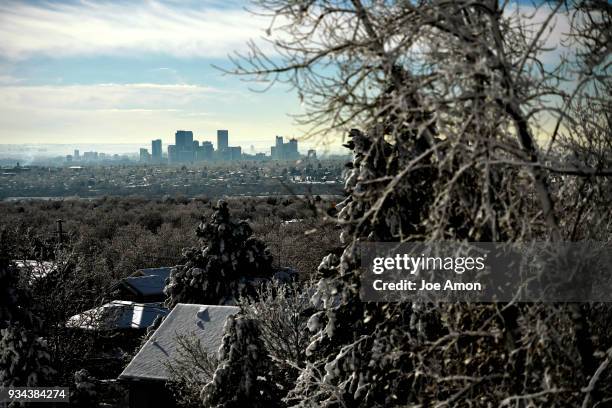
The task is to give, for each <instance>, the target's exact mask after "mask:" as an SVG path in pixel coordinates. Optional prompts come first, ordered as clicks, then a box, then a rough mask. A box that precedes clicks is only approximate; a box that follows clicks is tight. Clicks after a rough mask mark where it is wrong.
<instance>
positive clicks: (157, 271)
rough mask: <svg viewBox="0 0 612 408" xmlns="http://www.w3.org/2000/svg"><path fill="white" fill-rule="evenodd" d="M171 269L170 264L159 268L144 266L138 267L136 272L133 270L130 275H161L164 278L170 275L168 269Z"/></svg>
mask: <svg viewBox="0 0 612 408" xmlns="http://www.w3.org/2000/svg"><path fill="white" fill-rule="evenodd" d="M171 270H172V267H171V266H164V267H161V268H144V269H139V270H137V271H136V272H134V273H133V274H131V275H130V276H131V277H138V276H161V277H163V278H164V279H165V278H167V277H168V276H170V271H171Z"/></svg>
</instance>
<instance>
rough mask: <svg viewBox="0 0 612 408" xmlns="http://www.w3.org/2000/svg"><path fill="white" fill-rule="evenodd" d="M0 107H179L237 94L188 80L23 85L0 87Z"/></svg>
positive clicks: (59, 108) (238, 95)
mask: <svg viewBox="0 0 612 408" xmlns="http://www.w3.org/2000/svg"><path fill="white" fill-rule="evenodd" d="M0 96H1V98H0V99H1V102H0V109H2V108H4V109H8V108H11V107H12V108H19V107H21V108H24V109H46V110H71V111H83V110H125V111H129V110H132V111H133V110H172V111H177V110H182V109H188V108H193V107H197V106H201V105H202V104H206V103H211V102H215V103H219V102H223V101H231V100H232V99H235V98H237V97H240V94H237V93H232V92H229V91H223V90H220V89H217V88H213V87H207V86H201V85H188V84H149V83H133V84H94V85H65V86H57V85H40V86H33V85H25V86H10V85H9V86H3V87H0Z"/></svg>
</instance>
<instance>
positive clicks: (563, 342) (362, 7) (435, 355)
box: [230, 0, 612, 407]
mask: <svg viewBox="0 0 612 408" xmlns="http://www.w3.org/2000/svg"><path fill="white" fill-rule="evenodd" d="M254 9H255V10H256V11H257V13H259V14H261V15H267V16H269V17H270V21H271V23H270V27H269V29H268V34H269V37H268V38H267V39H268V40H269V43H270V44H271V46H272V47H273V48H274V49H275V53H274V55H273V56H271V55H270V54H269V53H268V52H266V51H265V50H269V47H266V48H265V49H264V48H259V47H258V46H257V44H256V43H252V44H251V49H250V52H249V53H247V54H245V55H243V56H241V55H238V56H237V57H236V58H235V60H234V62H235V66H234V69H233V70H230V72H233V73H235V74H238V75H244V76H245V77H247V78H248V77H251V78H252V79H253V80H254V81H257V82H259V83H261V82H265V81H269V82H270V83H274V82H286V83H289V84H290V85H291V86H292V87H293V88H294V89H296V90H297V92H298V93H299V97H300V98H301V99H302V100H303V102H304V110H303V112H304V114H303V115H302V116H300V117H298V121H299V124H300V125H302V126H304V127H305V128H307V129H309V134H310V135H311V136H316V135H330V136H334V135H339V134H342V135H344V134H347V133H348V134H349V135H350V137H349V141H348V143H347V147H349V148H351V149H352V150H353V160H352V163H351V164H350V169H349V172H348V174H347V180H346V192H347V195H348V197H347V199H346V200H345V201H344V202H343V203H342V204H340V205H339V206H338V207H337V208H338V210H339V214H338V221H339V224H340V225H341V226H342V234H341V237H340V238H341V241H342V242H343V244H344V251H343V253H342V254H341V255H338V254H334V255H330V256H328V257H326V258H325V259H324V260H323V262H322V263H321V266H320V267H319V278H320V280H319V282H318V286H317V291H316V293H315V294H314V296H313V301H314V302H315V303H316V304H317V305H320V306H321V307H323V309H324V310H323V311H320V312H318V313H316V314H314V315H313V316H312V317H311V319H310V321H309V324H308V326H309V328H310V329H311V331H312V334H313V336H312V342H311V343H310V345H309V346H308V348H307V350H306V351H307V355H308V364H306V366H305V368H303V369H302V371H301V375H300V377H299V379H298V381H297V384H296V386H295V388H294V389H293V390H292V391H291V392H290V394H289V398H288V400H287V401H288V403H289V404H293V405H297V406H303V407H311V406H324V407H341V406H343V407H370V406H478V407H480V406H482V407H487V406H507V407H515V406H516V407H518V406H554V407H565V406H592V405H595V402H598V403H602V404H603V403H605V402H604V401H609V398H612V388H611V387H610V384H612V381H611V378H612V374H611V372H610V369H609V365H610V361H611V360H612V342H611V341H610V340H609V336H601V335H600V334H601V333H603V332H605V331H606V329H605V327H606V323H605V321H606V320H608V319H609V318H610V316H611V310H610V308H609V307H597V308H595V307H591V306H589V305H581V306H577V305H572V304H563V305H558V304H557V305H553V304H535V305H534V304H520V305H515V304H469V303H461V304H459V303H448V304H442V305H433V304H423V303H418V302H404V303H375V304H374V303H365V302H362V301H361V300H360V298H359V289H360V274H361V273H362V271H361V270H360V268H359V264H360V260H359V251H358V248H359V244H360V243H361V242H367V241H391V242H410V241H425V242H436V241H440V240H453V241H502V242H524V241H538V240H543V241H560V240H564V239H572V240H573V239H588V238H590V237H596V238H598V239H601V240H604V241H608V242H609V239H610V231H611V230H610V223H609V208H610V203H611V201H612V200H611V197H610V191H611V190H610V181H609V176H610V175H611V174H612V170H611V162H610V157H611V156H610V152H612V142H611V141H612V139H611V137H610V135H611V134H612V133H611V131H610V129H611V123H612V121H611V120H610V107H611V106H612V104H611V103H610V95H612V92H611V91H612V84H611V82H610V69H612V65H611V64H610V52H611V51H612V49H611V48H610V46H609V44H610V43H611V42H610V30H609V25H610V22H611V21H612V8H610V5H609V4H608V3H607V2H604V1H575V2H571V1H570V2H561V1H559V2H536V4H530V5H525V4H523V3H522V2H497V1H461V0H459V1H452V2H440V1H416V2H414V1H362V0H350V1H333V0H321V1H310V0H297V1H286V0H254ZM555 23H559V25H558V26H557V28H555V27H554V26H555ZM559 27H563V29H562V30H559ZM549 34H550V35H551V36H553V37H555V36H556V37H555V38H554V41H553V42H552V43H553V44H557V45H561V44H563V45H564V46H565V48H564V49H563V50H562V51H561V50H558V51H559V52H558V53H557V54H551V52H550V48H549V46H550V45H551V42H550V41H549V38H547V36H548V35H549ZM561 56H562V57H561ZM351 128H360V129H364V131H358V130H353V131H350V133H349V129H351ZM568 157H570V158H571V160H568V159H567V158H568Z"/></svg>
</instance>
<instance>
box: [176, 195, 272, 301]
mask: <svg viewBox="0 0 612 408" xmlns="http://www.w3.org/2000/svg"><path fill="white" fill-rule="evenodd" d="M196 234H197V236H198V237H200V239H201V240H202V241H203V243H204V247H202V248H188V249H186V250H184V252H183V259H184V262H183V264H182V265H180V266H177V267H176V268H175V269H173V270H172V273H171V275H170V279H169V282H168V284H167V285H166V287H165V289H164V293H165V294H166V296H168V299H167V301H166V304H167V305H168V306H169V307H173V306H174V305H176V304H177V303H203V304H209V305H214V304H225V303H231V302H232V301H233V300H234V299H235V298H237V297H238V296H239V295H240V294H247V293H251V294H252V289H254V285H253V284H254V283H256V282H257V281H258V280H259V279H261V278H269V277H271V276H272V275H273V269H272V255H270V252H269V250H268V248H267V247H266V245H265V244H264V243H263V242H262V241H261V240H259V239H257V238H255V237H253V230H252V229H251V227H250V226H249V224H248V223H247V222H246V221H239V222H234V221H232V220H231V219H230V214H229V209H228V205H227V202H225V201H223V200H220V201H219V202H218V203H217V207H216V208H215V212H214V213H213V215H212V217H211V220H210V222H208V223H205V222H202V223H201V224H200V225H199V226H198V228H197V230H196Z"/></svg>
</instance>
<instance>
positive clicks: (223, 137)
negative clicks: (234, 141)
mask: <svg viewBox="0 0 612 408" xmlns="http://www.w3.org/2000/svg"><path fill="white" fill-rule="evenodd" d="M228 133H229V132H228V131H227V130H217V151H219V152H223V151H224V150H226V149H227V147H228V146H229V134H228Z"/></svg>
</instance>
